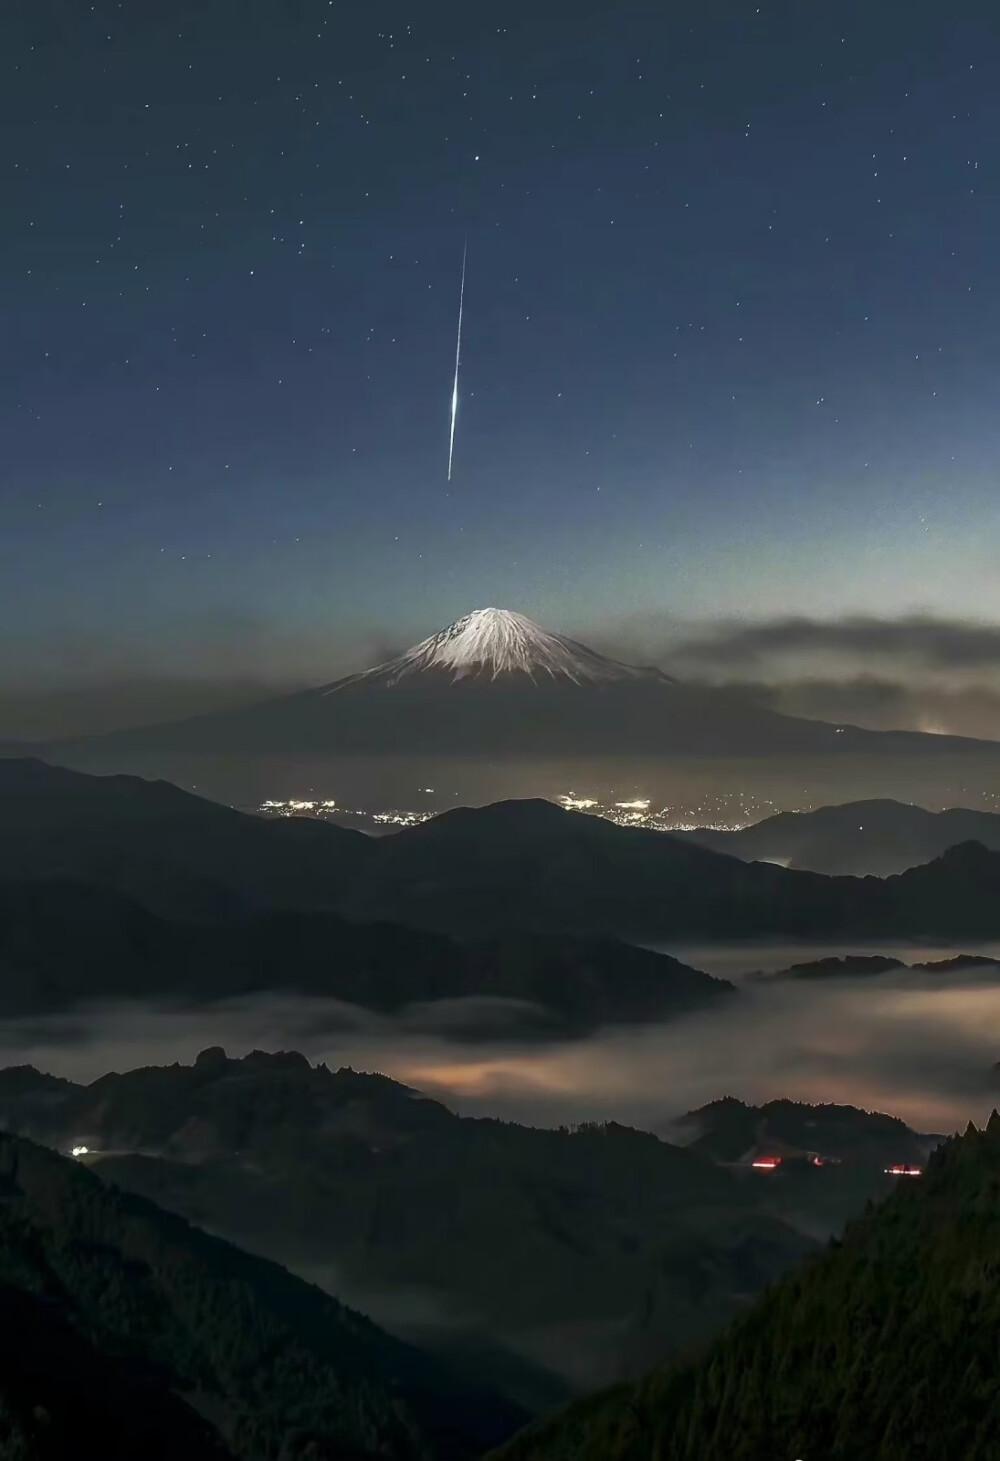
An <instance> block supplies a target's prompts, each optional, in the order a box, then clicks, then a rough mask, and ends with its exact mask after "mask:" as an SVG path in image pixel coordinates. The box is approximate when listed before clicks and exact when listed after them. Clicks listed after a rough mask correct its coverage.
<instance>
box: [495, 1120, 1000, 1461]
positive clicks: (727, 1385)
mask: <svg viewBox="0 0 1000 1461" xmlns="http://www.w3.org/2000/svg"><path fill="white" fill-rule="evenodd" d="M998 1342H1000V1116H998V1115H997V1114H996V1113H994V1115H993V1116H992V1118H991V1120H990V1122H989V1124H988V1126H987V1128H986V1129H985V1130H983V1131H979V1130H976V1129H975V1128H972V1127H970V1128H969V1130H968V1131H967V1132H966V1133H965V1135H964V1136H961V1137H956V1138H952V1139H951V1140H949V1141H947V1142H946V1143H944V1145H943V1146H942V1147H940V1148H939V1149H938V1150H937V1152H935V1153H934V1154H933V1156H932V1157H931V1159H930V1162H929V1165H928V1169H927V1172H926V1174H925V1175H924V1176H923V1177H921V1178H918V1179H913V1180H906V1181H903V1182H901V1183H900V1185H899V1187H898V1188H897V1190H896V1191H895V1192H894V1193H893V1194H892V1195H891V1196H890V1197H889V1198H887V1199H886V1201H885V1202H884V1203H883V1204H881V1205H880V1206H879V1207H878V1208H876V1209H872V1210H871V1211H870V1212H868V1213H867V1214H866V1215H865V1216H864V1217H863V1218H861V1219H859V1220H858V1221H856V1222H854V1223H852V1224H851V1225H850V1226H849V1227H848V1228H847V1230H846V1232H845V1234H844V1236H843V1238H842V1239H840V1240H835V1241H834V1242H832V1243H831V1244H830V1246H829V1247H828V1249H827V1250H826V1251H825V1252H824V1253H823V1254H821V1255H818V1256H816V1257H814V1258H812V1259H807V1260H806V1261H805V1263H803V1264H802V1265H801V1266H800V1267H799V1268H798V1269H796V1270H795V1271H794V1272H793V1273H790V1274H789V1275H787V1276H786V1277H784V1278H782V1279H780V1280H779V1281H778V1282H777V1283H775V1284H774V1285H773V1286H772V1287H771V1288H770V1289H769V1290H768V1291H767V1292H766V1293H765V1294H764V1295H763V1296H762V1298H761V1299H760V1300H759V1301H758V1302H757V1303H756V1304H755V1305H754V1306H753V1308H752V1309H751V1310H750V1311H749V1312H748V1313H747V1314H745V1315H744V1316H742V1317H741V1318H739V1319H737V1320H736V1321H735V1322H734V1323H733V1324H732V1325H731V1326H730V1327H729V1328H728V1329H727V1330H726V1331H725V1332H724V1333H723V1334H722V1335H721V1336H720V1337H719V1338H718V1339H716V1340H715V1341H713V1342H712V1343H710V1344H709V1345H708V1346H707V1347H706V1349H705V1350H704V1351H703V1352H702V1354H701V1355H700V1356H699V1357H697V1358H696V1359H692V1360H690V1361H688V1362H686V1363H675V1364H671V1365H668V1366H665V1367H663V1368H661V1369H659V1370H657V1371H655V1372H654V1373H653V1374H652V1375H650V1376H648V1377H647V1378H646V1379H645V1380H643V1381H641V1382H639V1383H638V1384H636V1385H629V1386H622V1387H619V1388H618V1389H616V1390H614V1391H606V1392H604V1393H603V1394H602V1395H598V1396H595V1397H593V1398H591V1399H589V1400H586V1401H583V1402H580V1403H579V1404H577V1405H574V1406H571V1407H570V1408H569V1409H568V1410H566V1411H564V1412H563V1413H562V1414H560V1415H557V1416H555V1417H553V1418H551V1419H549V1420H546V1421H543V1422H541V1423H540V1424H538V1425H537V1426H535V1427H533V1428H531V1429H530V1430H529V1431H527V1432H525V1433H523V1434H522V1435H521V1436H519V1437H517V1438H516V1439H515V1440H514V1441H513V1442H512V1443H511V1444H510V1445H509V1446H507V1447H505V1448H504V1449H503V1450H502V1451H501V1452H500V1453H498V1455H499V1456H502V1457H503V1461H571V1458H572V1461H785V1458H788V1461H792V1458H795V1457H803V1458H806V1461H944V1458H952V1457H954V1458H956V1461H958V1458H961V1461H996V1458H997V1457H998V1456H1000V1370H998V1367H997V1349H998Z"/></svg>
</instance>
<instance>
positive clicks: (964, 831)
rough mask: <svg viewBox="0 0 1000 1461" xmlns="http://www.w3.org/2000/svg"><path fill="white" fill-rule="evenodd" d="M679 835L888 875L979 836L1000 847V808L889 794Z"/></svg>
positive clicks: (798, 862) (736, 852) (728, 848)
mask: <svg viewBox="0 0 1000 1461" xmlns="http://www.w3.org/2000/svg"><path fill="white" fill-rule="evenodd" d="M678 836H680V837H682V838H683V839H685V840H686V841H690V842H695V843H697V844H698V845H699V846H700V847H709V848H711V849H712V851H713V852H727V853H729V854H730V855H731V856H733V857H741V858H743V859H744V860H745V861H748V862H750V861H764V862H778V863H781V864H782V865H783V866H785V867H790V868H804V869H807V870H808V871H810V872H816V873H827V874H830V875H833V876H841V875H845V874H846V875H850V876H855V877H861V876H864V875H866V874H874V875H875V876H876V877H880V878H884V877H888V876H889V875H890V874H891V873H900V872H903V871H904V870H905V869H906V868H908V867H914V866H915V865H916V864H917V863H921V862H930V861H932V860H933V859H934V858H936V857H940V856H941V854H942V853H943V852H945V851H946V850H947V849H948V848H949V847H954V846H955V845H956V844H957V843H959V842H980V843H982V845H983V846H984V847H988V848H990V849H991V850H992V851H994V852H997V851H1000V814H998V813H996V812H981V811H976V810H973V809H971V808H969V807H950V808H948V809H947V810H945V811H943V812H931V811H928V810H927V809H926V808H925V807H918V806H913V805H912V804H910V803H908V802H898V801H892V800H889V799H882V800H869V801H856V802H844V803H842V804H841V805H839V806H830V807H818V808H817V809H816V810H815V811H810V812H779V813H777V815H776V816H773V817H766V818H765V819H764V820H763V821H762V822H756V823H754V825H753V826H751V827H742V828H740V829H739V830H738V831H735V832H727V831H718V830H717V829H716V828H714V827H699V828H697V829H696V830H695V831H693V832H681V833H679V834H678Z"/></svg>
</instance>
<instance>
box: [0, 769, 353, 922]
mask: <svg viewBox="0 0 1000 1461" xmlns="http://www.w3.org/2000/svg"><path fill="white" fill-rule="evenodd" d="M0 806H2V807H3V820H2V825H0V881H3V880H6V879H17V880H18V881H21V880H27V879H46V880H60V881H65V882H80V881H86V882H89V883H96V884H99V885H101V886H102V887H106V888H110V889H112V890H114V891H116V892H118V893H121V894H123V895H124V896H126V897H129V898H133V899H135V900H136V901H137V902H139V903H142V904H143V905H144V906H145V907H147V908H149V909H151V910H152V911H153V912H156V913H160V914H162V915H163V916H165V917H170V918H178V917H179V918H191V919H207V918H215V917H218V916H222V917H230V916H235V915H239V914H241V913H246V912H249V911H251V910H257V909H260V908H287V907H295V908H332V907H334V906H335V904H336V902H337V899H338V896H339V894H340V889H341V882H342V879H343V878H344V877H345V876H346V875H347V873H348V871H349V872H350V873H351V875H352V876H356V875H357V872H358V870H359V868H360V867H361V866H362V864H363V862H364V859H365V854H366V852H367V851H368V850H369V849H370V847H371V845H372V844H371V841H370V839H369V838H367V837H365V835H364V834H363V833H361V832H356V831H352V830H349V829H347V828H344V827H336V826H332V825H330V824H328V823H326V822H323V821H320V820H317V819H309V818H299V817H292V818H287V819H279V820H275V821H268V820H265V819H264V818H262V817H253V816H248V815H247V814H246V813H244V812H238V811H235V810H234V809H233V808H232V807H225V806H221V805H220V804H219V803H217V802H212V801H207V800H206V799H205V798H204V797H199V796H194V795H192V794H191V793H190V792H186V791H182V790H181V789H180V788H179V787H176V786H173V785H171V784H170V783H169V782H166V781H145V780H143V779H142V778H141V777H138V776H90V775H87V774H85V773H83V772H80V771H69V770H67V769H66V768H64V767H61V766H50V765H48V764H47V763H46V762H44V761H38V760H30V759H10V758H2V757H0Z"/></svg>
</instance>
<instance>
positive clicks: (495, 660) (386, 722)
mask: <svg viewBox="0 0 1000 1461" xmlns="http://www.w3.org/2000/svg"><path fill="white" fill-rule="evenodd" d="M78 744H79V743H78ZM89 744H90V746H92V747H94V748H97V747H98V746H100V748H101V749H102V750H104V751H113V752H115V753H118V752H129V753H131V752H146V751H156V752H180V753H188V752H196V753H213V754H215V753H218V754H223V755H262V754H291V755H326V754H336V755H368V756H370V755H373V754H376V755H381V754H386V753H387V754H396V755H414V754H417V755H442V756H494V757H499V756H504V755H513V756H539V757H546V758H558V757H561V756H580V755H585V756H620V755H631V756H663V755H687V756H706V755H707V756H716V755H727V756H739V755H761V754H775V753H778V754H782V753H784V754H794V753H808V754H819V755H831V754H834V755H841V754H843V753H848V752H854V753H858V754H890V755H896V754H900V753H904V752H921V753H930V754H933V753H936V752H942V751H948V750H951V751H958V750H971V749H978V750H987V749H990V750H994V751H1000V745H998V744H996V743H993V742H977V741H970V740H963V739H961V738H959V737H951V736H936V735H923V734H920V733H917V732H904V731H900V732H895V731H892V732H890V731H867V730H861V729H859V728H857V727H854V726H847V725H845V726H834V725H828V724H825V723H823V722H821V721H812V720H801V719H796V718H794V717H791V716H786V715H780V714H778V713H777V712H775V711H771V710H768V709H766V708H764V707H762V706H759V705H756V704H754V703H752V702H751V701H750V700H748V699H747V698H745V697H743V696H741V695H738V694H736V693H735V692H733V691H729V690H724V689H713V688H708V687H705V686H700V685H690V684H684V683H680V682H678V681H675V680H673V679H672V678H671V677H670V676H669V675H667V674H665V673H664V672H663V671H662V670H659V669H656V668H654V667H642V666H638V665H631V664H625V663H623V662H622V661H620V660H616V659H611V658H609V657H607V656H606V655H602V654H598V653H597V652H596V651H595V650H593V649H590V648H588V647H587V646H586V645H584V644H580V643H578V642H577V641H576V640H573V639H568V638H566V637H564V636H563V635H560V634H552V633H550V632H549V631H548V630H546V629H543V628H541V627H540V626H539V625H538V624H535V623H533V622H532V620H530V619H527V618H525V617H524V615H522V614H518V613H514V612H513V611H511V610H509V609H497V608H486V609H477V610H475V611H474V612H473V613H471V614H467V615H465V617H464V618H461V619H459V620H457V621H456V622H455V623H454V624H451V625H449V627H448V628H446V629H443V630H441V631H440V632H439V633H437V634H433V635H431V637H430V638H429V639H425V640H423V641H422V642H421V643H419V644H416V645H414V646H413V648H412V649H409V650H407V651H406V653H405V654H402V655H399V656H398V657H397V658H395V659H390V660H388V661H386V662H385V663H384V664H379V665H375V666H374V667H373V668H372V669H369V670H365V671H364V672H363V673H361V674H354V675H348V676H347V677H346V678H344V679H340V680H337V681H335V682H334V683H332V684H328V685H322V686H319V687H318V688H316V689H312V690H306V691H302V692H300V693H297V694H292V695H285V696H281V697H279V698H276V699H271V700H267V701H263V702H260V703H258V704H255V705H251V706H249V707H245V708H242V709H239V710H231V711H223V712H216V713H213V714H208V715H200V716H198V717H195V718H193V719H189V720H184V721H178V722H173V723H171V724H164V725H157V726H147V727H143V728H140V729H136V730H130V731H122V732H116V733H114V734H113V735H109V736H103V737H100V738H95V739H94V740H92V741H91V742H90V743H89Z"/></svg>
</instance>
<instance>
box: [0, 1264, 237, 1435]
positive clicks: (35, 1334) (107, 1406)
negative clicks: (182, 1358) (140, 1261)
mask: <svg viewBox="0 0 1000 1461" xmlns="http://www.w3.org/2000/svg"><path fill="white" fill-rule="evenodd" d="M62 1307H63V1306H62V1305H61V1304H59V1303H57V1302H54V1301H53V1299H52V1298H51V1297H41V1296H39V1295H36V1294H34V1293H30V1292H26V1291H25V1290H24V1289H20V1288H14V1287H11V1286H9V1285H6V1284H0V1456H3V1457H4V1461H66V1458H67V1457H72V1458H73V1461H129V1458H133V1457H139V1456H141V1457H142V1458H143V1461H175V1458H176V1457H178V1456H183V1457H184V1458H185V1461H232V1454H233V1453H232V1452H231V1451H230V1450H229V1449H228V1448H227V1447H226V1445H225V1444H224V1443H223V1440H222V1437H221V1436H220V1435H219V1434H218V1432H217V1431H215V1430H213V1428H212V1427H211V1426H210V1425H209V1424H208V1422H207V1421H206V1420H204V1419H203V1418H202V1417H201V1416H200V1415H199V1414H198V1413H197V1411H196V1410H194V1409H193V1408H192V1407H191V1406H190V1405H188V1404H187V1403H186V1402H185V1401H184V1400H182V1399H181V1398H180V1396H178V1395H175V1394H174V1392H173V1391H172V1390H171V1389H170V1385H169V1381H168V1378H167V1377H166V1376H165V1375H164V1374H163V1372H162V1369H158V1368H157V1367H155V1366H152V1365H144V1364H142V1363H140V1362H138V1361H137V1360H136V1359H135V1358H127V1359H126V1358H123V1357H120V1356H118V1355H115V1354H109V1353H108V1352H107V1351H106V1350H104V1349H100V1348H98V1347H97V1346H96V1345H95V1344H93V1343H91V1342H90V1341H89V1340H88V1339H87V1338H85V1336H84V1335H82V1334H80V1333H79V1332H78V1331H77V1330H76V1329H74V1328H73V1326H72V1324H71V1323H69V1322H68V1321H67V1319H66V1318H65V1317H64V1315H63V1312H62Z"/></svg>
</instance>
